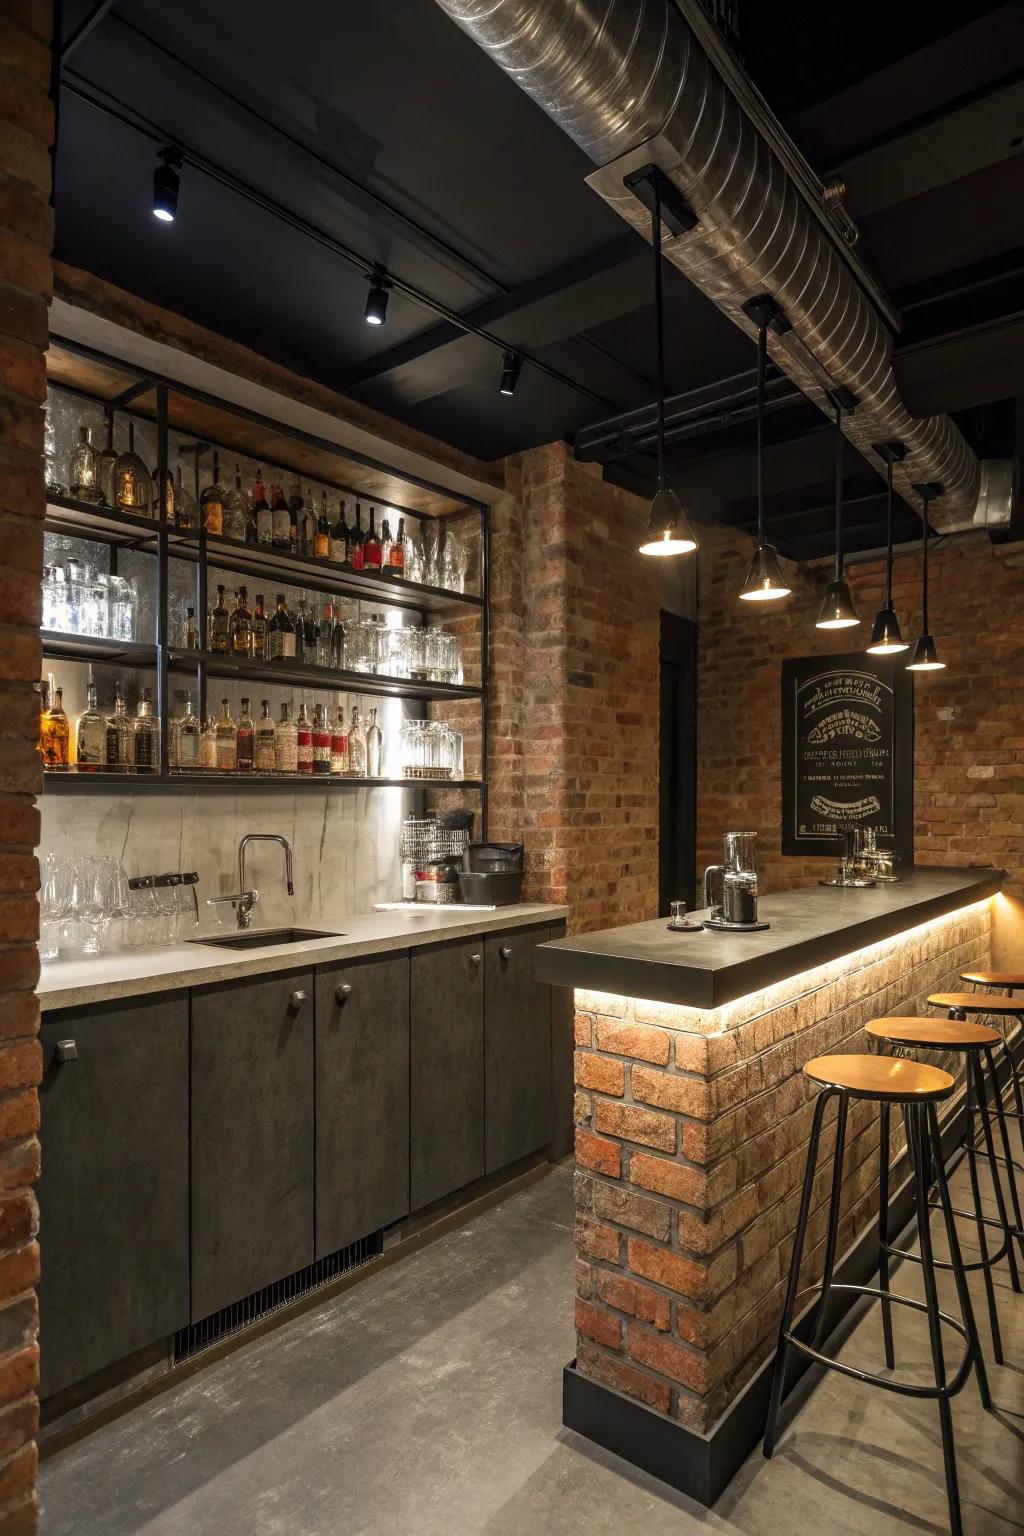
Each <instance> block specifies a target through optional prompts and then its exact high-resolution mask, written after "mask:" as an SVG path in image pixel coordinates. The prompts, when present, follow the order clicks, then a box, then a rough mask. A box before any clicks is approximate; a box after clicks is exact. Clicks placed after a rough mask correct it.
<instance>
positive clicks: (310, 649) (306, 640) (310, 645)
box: [302, 604, 320, 667]
mask: <svg viewBox="0 0 1024 1536" xmlns="http://www.w3.org/2000/svg"><path fill="white" fill-rule="evenodd" d="M302 630H303V643H302V651H303V655H304V656H305V658H306V665H307V667H315V666H316V658H317V652H318V650H319V648H320V623H319V620H318V619H317V616H316V614H315V613H314V611H313V605H312V604H310V605H309V606H308V607H307V609H306V611H305V613H304V614H303V616H302Z"/></svg>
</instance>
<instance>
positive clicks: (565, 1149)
mask: <svg viewBox="0 0 1024 1536" xmlns="http://www.w3.org/2000/svg"><path fill="white" fill-rule="evenodd" d="M564 938H565V924H564V923H561V922H560V923H555V924H554V925H553V926H552V927H551V928H549V929H548V941H549V942H553V941H554V940H555V939H564ZM539 942H540V940H538V943H539ZM549 991H550V993H551V1145H550V1147H549V1149H548V1156H549V1157H550V1159H551V1161H552V1162H553V1163H555V1162H557V1161H558V1159H559V1158H560V1157H566V1156H568V1154H569V1153H570V1152H571V1151H572V1149H573V1142H574V1141H575V1134H574V1133H575V1127H574V1125H573V1098H574V1095H575V1089H576V1083H575V1071H574V1067H573V1052H574V1049H575V1045H574V1039H573V1036H574V1028H573V1021H574V1014H575V1006H574V1000H573V995H572V988H571V987H551V988H549Z"/></svg>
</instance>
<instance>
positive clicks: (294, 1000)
mask: <svg viewBox="0 0 1024 1536" xmlns="http://www.w3.org/2000/svg"><path fill="white" fill-rule="evenodd" d="M305 1001H306V993H305V992H303V991H301V990H300V991H298V992H293V993H292V995H291V997H290V998H289V1000H288V1006H289V1007H290V1008H292V1009H294V1011H295V1012H296V1013H298V1011H299V1009H300V1008H301V1007H302V1005H303V1003H304V1002H305Z"/></svg>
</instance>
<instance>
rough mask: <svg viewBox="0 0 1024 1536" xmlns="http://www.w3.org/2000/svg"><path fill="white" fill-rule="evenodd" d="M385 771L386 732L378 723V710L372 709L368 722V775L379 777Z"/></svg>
mask: <svg viewBox="0 0 1024 1536" xmlns="http://www.w3.org/2000/svg"><path fill="white" fill-rule="evenodd" d="M383 773H384V733H383V731H382V730H381V728H380V726H379V725H378V724H377V711H376V710H375V709H371V710H370V713H369V717H368V718H367V722H366V776H367V778H369V779H379V778H381V777H382V776H383Z"/></svg>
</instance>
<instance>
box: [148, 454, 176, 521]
mask: <svg viewBox="0 0 1024 1536" xmlns="http://www.w3.org/2000/svg"><path fill="white" fill-rule="evenodd" d="M152 479H153V499H154V501H155V502H156V505H157V508H158V510H157V517H162V518H163V519H164V521H165V522H166V523H168V524H169V525H170V526H171V527H174V526H175V522H176V518H175V512H176V510H177V509H176V507H175V502H174V476H173V475H172V474H171V471H170V470H169V469H165V470H164V472H163V474H161V473H160V466H159V464H154V465H153V476H152Z"/></svg>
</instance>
